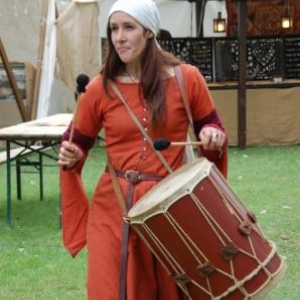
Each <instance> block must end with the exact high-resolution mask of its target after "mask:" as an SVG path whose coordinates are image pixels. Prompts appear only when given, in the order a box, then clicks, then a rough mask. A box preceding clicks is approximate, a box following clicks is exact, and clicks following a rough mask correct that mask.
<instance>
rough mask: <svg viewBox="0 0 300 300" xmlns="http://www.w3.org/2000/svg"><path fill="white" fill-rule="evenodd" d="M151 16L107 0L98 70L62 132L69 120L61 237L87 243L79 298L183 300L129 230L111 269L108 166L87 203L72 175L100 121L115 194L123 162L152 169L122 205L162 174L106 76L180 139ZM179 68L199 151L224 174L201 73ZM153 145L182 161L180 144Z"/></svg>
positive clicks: (149, 122)
mask: <svg viewBox="0 0 300 300" xmlns="http://www.w3.org/2000/svg"><path fill="white" fill-rule="evenodd" d="M159 22H160V21H159V14H158V11H157V8H156V5H155V3H154V2H153V1H152V0H118V1H116V2H115V3H114V4H113V6H112V8H111V10H110V13H109V21H108V27H107V38H108V50H107V55H106V60H105V64H104V66H103V68H102V71H101V75H99V76H97V77H96V78H94V79H93V80H92V81H91V82H90V83H89V84H88V86H87V88H86V92H85V93H84V94H82V97H81V102H80V105H79V110H78V113H77V119H76V123H75V131H74V138H73V141H72V142H69V141H68V138H69V133H70V128H69V129H68V131H67V132H66V133H65V135H64V138H63V142H62V146H61V149H60V153H59V164H60V165H61V166H62V167H63V168H62V171H61V187H62V214H63V232H64V242H65V245H66V247H67V248H68V249H69V251H70V252H71V254H72V255H76V254H77V252H78V251H80V250H81V248H82V247H84V246H85V243H87V250H88V281H87V294H88V299H89V300H99V299H101V300H117V299H119V300H120V299H127V300H141V299H143V300H166V299H167V300H179V299H184V298H183V295H182V294H181V292H180V291H179V290H178V288H177V286H176V285H175V283H174V282H173V281H172V279H170V278H169V277H168V275H167V273H166V272H165V270H164V269H163V268H162V266H161V265H160V264H159V263H158V262H157V261H156V259H155V258H154V257H153V255H152V254H151V253H150V252H149V250H148V249H147V248H146V246H145V245H144V244H143V242H142V241H141V240H140V239H139V238H138V237H137V235H136V234H135V233H134V232H133V231H130V232H129V242H128V246H126V247H128V252H127V249H126V251H125V252H126V253H127V257H126V255H125V257H126V262H125V268H126V270H125V275H124V274H123V276H122V275H120V274H122V272H123V273H124V261H123V260H124V256H122V258H121V255H120V253H121V250H122V249H123V248H122V245H124V239H126V235H124V232H125V230H124V231H123V229H124V228H125V225H124V224H123V221H122V212H121V209H120V207H119V205H118V203H117V201H116V196H115V193H114V189H113V185H112V180H111V177H110V174H109V172H108V171H106V172H104V173H103V174H102V176H101V178H100V180H99V182H98V185H97V187H96V190H95V193H94V195H93V198H92V201H91V204H90V206H89V204H88V201H87V198H86V196H85V194H84V192H83V191H82V185H81V180H80V172H81V169H82V166H83V164H84V160H85V158H86V156H87V154H88V151H89V149H90V148H91V147H92V145H93V143H94V141H95V139H96V137H97V135H98V133H99V131H100V130H101V129H103V128H104V129H105V135H106V149H107V155H108V157H109V158H110V162H111V164H112V166H113V167H114V169H115V170H116V173H117V176H118V183H119V185H120V187H121V190H122V191H123V194H124V197H125V195H126V193H127V192H128V190H129V189H130V188H132V185H131V183H130V182H128V181H127V180H126V178H127V177H126V174H127V173H126V171H128V170H136V171H139V172H140V173H141V174H142V175H144V177H142V178H146V177H147V176H148V178H152V179H150V180H147V181H144V180H141V181H139V182H138V183H137V184H135V185H134V188H133V189H132V190H131V191H133V193H132V195H131V196H132V197H131V199H130V200H131V203H130V204H129V205H130V206H131V205H132V204H134V203H136V202H137V201H138V200H139V199H140V198H141V197H142V196H143V195H144V194H145V193H146V192H147V191H148V190H150V189H151V188H152V187H153V186H154V185H155V184H157V182H158V181H159V180H161V178H164V177H166V176H167V175H168V171H167V170H166V168H165V166H164V165H163V164H162V162H161V161H160V160H159V159H158V158H157V156H156V155H155V153H154V151H153V149H152V148H151V147H150V145H149V143H148V142H147V139H146V138H145V137H144V136H143V135H142V134H141V132H140V131H139V129H138V127H137V125H136V124H135V123H134V122H133V121H132V119H131V117H130V115H129V114H128V113H127V111H126V109H125V106H124V105H123V104H122V102H121V101H120V100H119V99H118V98H117V97H116V95H115V92H114V91H113V90H112V88H111V86H110V83H109V81H113V82H114V84H115V85H116V86H117V88H118V89H119V90H120V92H121V93H122V94H123V96H124V98H125V101H126V103H127V104H128V105H129V106H130V108H131V109H132V111H133V112H134V114H135V115H136V117H137V118H138V119H139V121H140V122H141V124H142V126H143V128H144V130H145V131H146V132H147V133H148V134H149V135H150V137H151V138H152V139H153V140H155V139H157V138H158V137H165V138H167V139H168V140H171V141H184V140H185V139H186V135H187V131H188V125H189V121H188V116H187V113H186V110H185V106H184V104H183V101H182V98H181V95H180V90H179V87H178V84H177V81H176V78H175V74H174V66H176V65H179V64H181V62H180V61H179V60H178V59H177V58H175V57H174V56H173V55H171V54H169V53H166V52H164V51H162V50H161V48H160V47H159V45H158V44H157V41H156V38H155V37H156V34H157V33H158V31H159V26H160V23H159ZM180 68H181V71H182V74H183V78H184V81H185V85H186V91H187V95H188V98H189V102H190V107H191V111H192V115H193V120H194V128H195V131H196V134H197V136H198V137H199V140H201V141H202V146H201V152H202V153H203V155H205V156H206V157H207V158H208V159H210V160H211V161H213V162H215V163H216V165H217V166H219V168H220V170H221V171H222V172H223V174H224V175H225V176H226V172H227V146H226V144H227V143H226V135H225V133H224V129H223V128H222V125H221V121H220V119H219V117H218V114H217V112H216V109H215V105H214V103H213V101H212V99H211V96H210V94H209V91H208V88H207V86H206V83H205V80H204V79H203V77H202V75H201V74H200V73H199V71H198V69H197V68H195V67H193V66H190V65H185V64H181V66H180ZM162 154H163V156H164V158H165V159H166V161H167V163H168V164H169V166H170V168H171V169H173V170H175V169H177V168H179V167H180V166H181V165H182V161H183V156H184V148H183V147H169V148H168V149H166V150H164V151H163V152H162ZM127 179H128V178H127ZM88 211H89V213H87V212H88ZM123 227H124V228H123ZM122 235H123V236H122ZM122 242H123V243H122ZM121 248H122V249H121ZM126 264H127V266H126ZM122 268H123V269H122ZM124 285H125V287H124Z"/></svg>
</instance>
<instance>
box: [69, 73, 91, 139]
mask: <svg viewBox="0 0 300 300" xmlns="http://www.w3.org/2000/svg"><path fill="white" fill-rule="evenodd" d="M89 81H90V79H89V77H88V76H87V75H85V74H80V75H78V76H77V79H76V82H77V96H76V106H75V110H74V113H73V118H72V124H71V130H70V135H69V143H71V142H72V141H73V136H74V128H75V123H76V119H77V111H78V107H79V103H80V95H81V93H84V92H85V91H86V89H85V87H86V86H87V84H88V83H89Z"/></svg>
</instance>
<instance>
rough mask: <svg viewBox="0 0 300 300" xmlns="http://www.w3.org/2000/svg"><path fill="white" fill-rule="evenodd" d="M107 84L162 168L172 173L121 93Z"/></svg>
mask: <svg viewBox="0 0 300 300" xmlns="http://www.w3.org/2000/svg"><path fill="white" fill-rule="evenodd" d="M109 84H110V86H111V87H112V89H113V90H114V92H115V93H116V95H117V96H118V98H119V99H120V100H121V102H122V103H123V104H124V106H125V108H126V110H127V112H128V114H129V115H130V117H131V118H132V120H133V121H134V123H135V124H136V126H137V127H138V128H139V130H140V131H141V133H142V134H143V136H144V137H145V138H146V139H147V142H148V143H149V145H150V146H151V148H152V149H153V151H154V153H155V154H156V156H157V157H158V158H159V159H160V161H161V162H162V164H163V165H164V167H165V168H166V169H167V171H168V172H169V173H172V172H173V170H172V169H171V167H170V166H169V164H168V162H167V161H166V159H165V158H164V157H163V156H162V154H161V153H160V152H159V151H156V150H155V149H154V146H153V141H152V139H151V138H150V136H149V135H148V133H147V132H146V130H145V129H144V127H143V126H142V125H141V123H140V121H139V120H138V118H137V117H136V115H135V114H134V113H133V111H132V110H131V108H130V107H129V105H128V104H127V103H126V101H125V99H124V97H123V95H122V94H121V92H120V91H119V89H118V87H117V86H116V85H115V84H114V83H113V82H112V81H109Z"/></svg>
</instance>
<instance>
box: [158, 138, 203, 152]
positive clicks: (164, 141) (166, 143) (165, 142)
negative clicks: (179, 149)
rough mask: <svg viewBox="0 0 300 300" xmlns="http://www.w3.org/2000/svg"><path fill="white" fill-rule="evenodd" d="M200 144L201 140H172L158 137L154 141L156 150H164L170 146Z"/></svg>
mask: <svg viewBox="0 0 300 300" xmlns="http://www.w3.org/2000/svg"><path fill="white" fill-rule="evenodd" d="M187 145H191V146H200V145H202V142H199V141H185V142H170V141H169V140H167V139H157V140H155V141H154V142H153V147H154V149H155V150H158V151H162V150H165V149H167V148H168V147H170V146H187Z"/></svg>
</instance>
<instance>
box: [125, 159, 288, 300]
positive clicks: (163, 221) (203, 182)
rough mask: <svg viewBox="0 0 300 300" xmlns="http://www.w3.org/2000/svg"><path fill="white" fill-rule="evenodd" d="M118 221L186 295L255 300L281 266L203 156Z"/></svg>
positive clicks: (192, 298)
mask: <svg viewBox="0 0 300 300" xmlns="http://www.w3.org/2000/svg"><path fill="white" fill-rule="evenodd" d="M126 220H127V221H128V222H129V223H130V224H131V227H132V228H133V229H134V230H135V231H136V232H137V233H138V234H139V236H140V237H141V238H142V239H143V240H144V242H145V243H146V245H147V246H148V248H149V249H150V251H152V253H153V254H154V255H155V256H156V258H157V259H158V260H159V262H160V263H161V264H162V265H163V267H164V268H165V269H166V271H167V272H168V274H169V275H170V276H171V277H172V278H173V279H174V280H175V282H176V283H177V284H178V286H179V287H180V288H181V289H182V291H183V292H184V293H185V295H186V296H187V298H188V299H190V300H209V299H210V300H211V299H230V300H241V299H251V300H253V299H261V297H263V296H264V295H265V294H266V293H268V292H269V291H270V290H271V289H272V288H273V287H274V286H275V285H276V284H277V283H278V281H279V279H280V278H281V277H282V275H283V274H284V272H285V269H286V268H285V264H284V263H283V261H282V258H281V256H280V255H279V254H278V253H277V250H276V246H275V245H274V243H273V242H271V241H269V240H267V238H266V237H265V236H264V234H263V233H262V231H261V229H260V227H259V225H258V224H257V222H256V220H255V217H254V216H253V214H252V213H250V212H249V211H248V210H247V208H246V207H245V206H244V205H243V203H242V202H241V201H240V200H239V199H238V197H237V196H236V194H235V193H234V191H233V190H232V189H231V188H230V187H229V185H228V183H227V181H226V180H225V179H224V177H223V176H222V175H221V173H220V172H219V171H218V169H217V168H216V167H215V166H214V165H213V164H212V163H211V162H209V161H208V160H207V159H205V158H198V159H196V160H195V161H193V162H191V163H188V164H186V165H184V166H183V167H181V168H180V169H178V170H177V171H175V172H173V173H172V174H171V175H170V176H168V177H167V178H165V179H164V180H162V181H161V182H160V183H158V184H157V185H156V186H155V187H154V188H153V189H152V190H150V191H149V192H148V193H147V194H145V196H144V197H142V198H141V199H140V200H139V201H138V202H137V203H136V204H135V205H134V206H133V207H132V208H131V209H130V210H129V212H128V216H127V217H126Z"/></svg>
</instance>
